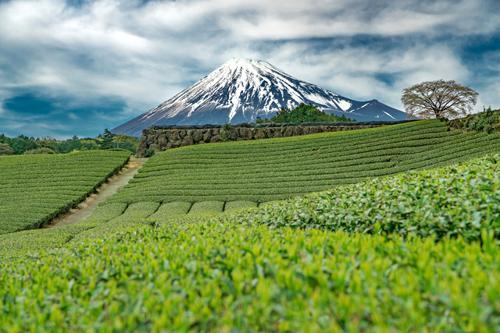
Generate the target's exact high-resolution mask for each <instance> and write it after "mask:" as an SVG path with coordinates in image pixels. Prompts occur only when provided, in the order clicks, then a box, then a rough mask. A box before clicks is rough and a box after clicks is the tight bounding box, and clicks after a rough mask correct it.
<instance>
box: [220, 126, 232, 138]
mask: <svg viewBox="0 0 500 333" xmlns="http://www.w3.org/2000/svg"><path fill="white" fill-rule="evenodd" d="M219 133H220V137H221V139H222V141H228V140H229V139H230V135H231V125H230V124H225V125H224V126H223V127H222V128H221V129H220V132H219Z"/></svg>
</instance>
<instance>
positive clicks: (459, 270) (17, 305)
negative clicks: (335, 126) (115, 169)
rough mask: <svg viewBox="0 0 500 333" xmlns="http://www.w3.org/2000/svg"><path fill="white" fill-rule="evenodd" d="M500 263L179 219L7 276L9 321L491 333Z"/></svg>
mask: <svg viewBox="0 0 500 333" xmlns="http://www.w3.org/2000/svg"><path fill="white" fill-rule="evenodd" d="M488 240H489V238H488V236H487V235H485V238H484V244H489V243H488ZM498 258H499V253H498V247H497V246H495V245H489V246H483V247H481V246H479V244H477V243H472V244H470V243H467V242H465V241H463V240H462V239H454V240H448V239H445V240H443V241H441V242H437V243H436V242H435V241H434V240H433V239H419V238H410V239H406V240H403V239H402V238H400V237H392V238H391V239H387V238H385V237H383V236H369V235H363V234H354V235H353V234H346V233H343V232H335V233H331V232H327V231H321V230H297V229H290V228H280V229H270V228H267V227H265V226H258V225H254V226H246V225H241V224H237V223H218V224H217V223H216V224H214V223H212V222H210V221H203V220H199V221H198V222H197V223H182V222H180V221H179V223H171V224H168V225H166V226H165V227H160V228H152V227H147V226H144V227H140V228H136V229H135V230H133V231H130V232H127V233H121V234H119V235H115V236H112V237H107V238H104V239H102V240H99V241H95V240H86V241H82V242H76V243H75V242H74V241H73V242H70V243H69V245H68V246H67V249H66V250H61V251H58V252H53V251H52V252H51V253H48V254H46V253H45V252H44V251H41V253H39V254H38V255H37V259H36V261H32V259H30V258H27V259H23V260H19V261H17V262H9V263H8V264H0V270H1V271H2V274H0V295H2V297H0V308H1V309H2V311H1V312H0V322H2V328H1V329H2V330H5V331H6V332H13V331H57V330H62V331H72V330H75V331H93V330H96V331H131V332H132V331H134V332H139V331H144V332H150V331H175V332H184V331H193V330H194V331H212V332H224V331H261V332H269V331H285V332H297V331H318V332H319V331H323V332H326V331H328V332H342V331H353V332H360V331H361V332H363V331H394V332H396V331H401V332H408V331H430V332H438V331H457V332H459V331H475V332H481V331H484V332H488V331H494V327H497V325H498V316H496V315H495V311H496V310H495V309H496V307H497V305H498V297H497V295H498V283H497V281H498V280H499V279H500V273H499V270H498V267H499V259H498ZM35 262H36V264H34V263H35Z"/></svg>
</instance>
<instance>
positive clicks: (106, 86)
mask: <svg viewBox="0 0 500 333" xmlns="http://www.w3.org/2000/svg"><path fill="white" fill-rule="evenodd" d="M497 3H498V2H496V1H488V0H484V1H476V0H462V1H451V0H450V1H417V0H401V1H386V2H379V1H362V0H351V1H348V0H338V1H333V0H319V1H316V2H314V4H312V3H311V2H310V1H305V0H304V1H297V0H289V1H287V2H278V1H268V0H242V1H232V0H204V1H191V0H186V1H155V2H151V3H148V4H146V5H140V4H139V1H126V2H122V1H117V0H100V1H90V2H88V3H85V4H84V5H83V6H81V7H72V6H69V5H67V4H66V3H65V2H64V1H63V0H39V1H35V0H17V1H8V2H2V3H0V22H2V23H1V24H0V75H1V77H0V99H2V98H3V99H5V98H7V97H8V94H9V93H8V92H9V91H10V90H12V89H14V88H23V87H39V88H43V89H44V90H46V91H47V93H61V92H62V93H65V94H69V95H72V96H75V98H77V99H81V100H84V99H86V98H91V97H102V96H115V97H119V98H122V99H123V100H125V101H126V102H127V103H128V108H127V111H126V112H128V113H130V114H132V113H137V112H140V111H145V110H146V109H148V108H149V107H153V106H155V105H156V104H158V103H160V102H161V101H163V100H165V99H167V98H168V97H170V96H172V95H174V94H175V93H177V92H178V91H179V90H181V89H182V88H184V87H185V86H186V85H187V84H189V83H191V82H193V81H195V80H197V79H198V78H199V77H200V76H202V75H204V74H206V73H207V72H208V71H210V70H211V69H213V68H215V67H216V66H218V65H220V63H222V62H224V61H225V60H227V59H228V58H230V57H233V56H243V57H250V58H262V59H265V60H268V61H270V62H271V63H273V64H274V65H276V66H277V67H280V68H282V69H283V70H285V71H287V72H289V73H291V74H293V75H295V76H297V77H298V78H301V79H305V80H308V81H310V82H313V83H317V84H321V85H323V86H325V87H326V88H330V89H332V90H334V91H338V92H339V93H342V94H344V95H346V96H348V97H353V98H359V99H371V98H378V99H380V100H382V101H384V102H387V103H390V104H392V105H394V106H400V103H399V95H400V92H401V89H402V88H403V87H405V86H407V85H410V84H413V83H415V82H418V81H422V80H429V79H435V78H446V79H457V80H459V81H464V82H465V83H467V82H468V81H469V80H470V79H471V73H470V70H469V69H468V68H467V67H466V66H465V65H464V64H463V63H462V61H461V59H460V57H459V55H458V54H457V53H456V52H455V50H454V48H453V46H452V45H443V44H441V43H438V42H434V41H433V39H432V38H433V36H436V35H440V34H448V35H450V36H458V37H459V36H463V35H477V34H485V33H492V32H495V31H498V29H499V28H500V17H499V14H498V13H499V12H500V10H499V11H495V10H494V9H495V6H498V5H497ZM357 35H370V36H376V37H380V36H382V37H384V38H387V39H388V40H391V41H394V40H395V39H401V40H402V42H401V43H403V44H402V45H403V47H394V46H392V47H388V48H387V49H386V48H383V47H381V46H377V47H373V45H372V44H366V45H349V44H347V45H342V46H338V47H337V45H336V44H332V45H330V46H329V45H328V43H329V42H324V43H323V46H326V47H322V48H319V49H316V48H315V47H314V45H315V44H314V43H317V41H316V42H314V41H312V40H311V38H315V37H328V38H331V37H345V36H357ZM406 39H407V40H409V41H408V42H407V44H404V43H405V42H404V41H403V40H406ZM492 66H495V65H494V64H493V65H492ZM497 73H498V72H497ZM381 75H382V76H384V75H388V76H390V77H391V80H389V81H386V80H384V79H383V77H381ZM497 81H499V80H498V76H497V77H496V78H492V79H491V80H490V81H488V80H484V81H481V82H479V81H477V83H478V84H479V85H482V86H481V87H482V88H481V89H480V92H481V98H482V100H484V101H486V102H488V103H490V102H493V100H494V99H495V98H496V97H497V96H498V90H499V87H498V84H497V83H496V82H497ZM474 82H476V81H474ZM483 95H484V96H483ZM0 105H1V103H0ZM0 112H2V111H1V109H0Z"/></svg>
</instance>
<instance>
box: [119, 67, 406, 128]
mask: <svg viewBox="0 0 500 333" xmlns="http://www.w3.org/2000/svg"><path fill="white" fill-rule="evenodd" d="M301 103H305V104H310V105H314V106H316V107H318V108H319V109H322V110H325V111H327V112H330V113H335V112H337V113H338V112H340V113H342V114H344V113H350V114H352V111H354V110H356V109H357V108H358V107H360V106H361V105H362V104H365V102H358V101H355V100H352V99H350V98H346V97H342V96H340V95H338V94H336V93H334V92H332V91H329V90H326V89H323V88H320V87H318V86H316V85H314V84H311V83H308V82H305V81H301V80H299V79H297V78H295V77H293V76H291V75H289V74H287V73H285V72H283V71H281V70H280V69H278V68H276V67H274V66H273V65H271V64H270V63H268V62H266V61H263V60H254V59H245V58H232V59H230V60H228V61H226V62H225V63H224V64H222V65H221V66H219V67H218V68H216V69H215V70H214V71H212V72H211V73H209V74H208V75H207V76H205V77H203V78H202V79H201V80H199V81H198V82H196V83H195V84H194V85H192V86H191V87H188V88H186V89H184V90H183V91H181V92H179V93H178V94H177V95H175V96H173V97H172V98H170V99H169V100H167V101H165V102H163V103H162V104H160V105H159V106H158V107H156V108H154V109H152V110H150V111H148V112H146V113H144V114H143V115H141V116H139V117H137V118H135V119H133V120H131V121H130V122H128V123H126V124H124V125H122V126H119V127H117V128H116V129H115V130H116V131H117V133H120V132H123V133H127V132H128V133H131V132H133V133H134V135H136V134H137V132H139V133H140V131H142V129H143V128H146V127H149V126H151V125H188V124H189V125H195V124H224V123H244V122H247V123H248V122H255V121H256V119H257V118H258V117H262V118H268V117H271V116H272V115H274V114H275V113H276V112H278V111H279V110H280V109H282V108H288V109H292V108H294V107H296V106H297V105H299V104H301ZM380 105H383V104H382V103H380ZM377 107H378V106H377ZM393 110H394V109H393ZM396 111H397V110H396ZM398 112H399V111H398ZM348 116H349V115H348Z"/></svg>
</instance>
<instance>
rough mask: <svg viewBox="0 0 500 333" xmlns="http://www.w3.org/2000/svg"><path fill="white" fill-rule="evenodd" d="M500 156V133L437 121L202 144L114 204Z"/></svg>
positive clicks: (161, 162)
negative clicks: (452, 126)
mask: <svg viewBox="0 0 500 333" xmlns="http://www.w3.org/2000/svg"><path fill="white" fill-rule="evenodd" d="M498 151H500V133H493V134H490V135H488V134H486V133H476V132H462V131H447V128H446V124H444V123H442V122H440V121H436V120H431V121H416V122H411V123H406V124H400V125H392V126H385V127H381V128H374V129H366V130H356V131H347V132H337V133H321V134H313V135H307V136H301V137H288V138H279V139H266V140H255V141H239V142H225V143H217V144H206V145H194V146H187V147H182V148H177V149H169V150H167V151H165V152H161V153H158V154H156V155H155V156H154V157H152V158H151V159H149V160H148V162H147V163H146V164H145V166H144V167H143V168H142V169H141V170H140V171H139V173H138V174H137V176H136V177H135V178H134V179H133V180H132V181H131V182H130V183H129V184H128V185H127V186H126V187H125V188H124V189H123V190H121V191H120V192H119V193H117V195H116V196H114V197H113V198H112V199H111V200H112V201H114V202H125V203H132V202H137V201H155V202H171V201H184V202H202V201H226V202H231V201H254V202H265V201H270V200H279V199H286V198H290V197H294V196H298V195H304V194H306V193H311V192H318V191H322V190H327V189H330V188H332V187H336V186H338V185H345V184H352V183H357V182H360V181H364V180H367V179H370V178H373V177H380V176H386V175H392V174H396V173H401V172H407V171H408V170H414V169H422V168H431V167H436V166H442V165H449V164H452V163H455V162H459V161H464V160H468V159H470V158H472V157H476V156H482V155H484V154H486V153H491V152H498Z"/></svg>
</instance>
